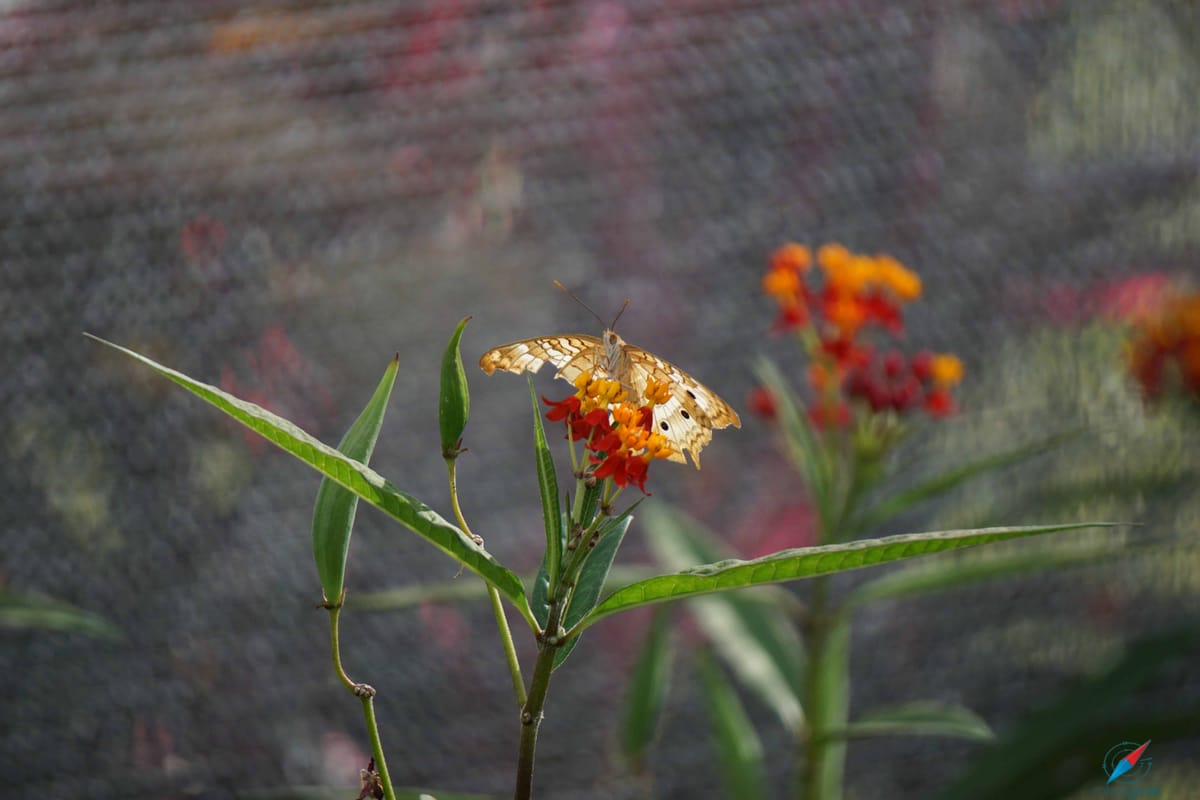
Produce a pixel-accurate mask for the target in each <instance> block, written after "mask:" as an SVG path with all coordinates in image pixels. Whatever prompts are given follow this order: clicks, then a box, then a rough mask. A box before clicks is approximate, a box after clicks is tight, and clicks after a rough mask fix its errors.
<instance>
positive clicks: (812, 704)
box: [800, 577, 850, 800]
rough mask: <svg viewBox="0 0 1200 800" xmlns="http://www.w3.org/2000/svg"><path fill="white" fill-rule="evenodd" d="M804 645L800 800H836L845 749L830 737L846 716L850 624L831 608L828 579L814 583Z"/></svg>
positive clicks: (817, 579) (838, 728) (840, 787)
mask: <svg viewBox="0 0 1200 800" xmlns="http://www.w3.org/2000/svg"><path fill="white" fill-rule="evenodd" d="M813 583H814V586H813V597H812V606H811V609H810V615H809V617H808V624H807V637H806V641H805V647H806V651H807V653H808V673H807V674H806V676H805V686H804V715H805V729H804V732H803V734H802V737H801V741H800V747H801V751H802V752H801V756H802V758H803V765H804V766H803V769H802V772H801V776H800V796H801V797H802V798H803V799H804V800H840V798H841V796H842V776H843V773H844V770H845V761H846V743H845V740H844V739H839V738H837V737H831V736H830V733H831V732H832V731H839V730H844V729H845V727H846V724H847V718H848V714H849V674H848V669H849V632H850V626H849V623H848V622H847V621H846V620H845V619H844V618H843V617H842V616H841V615H839V614H837V613H836V612H834V611H833V610H832V609H831V608H830V606H829V600H828V594H829V578H828V577H819V578H815V579H813Z"/></svg>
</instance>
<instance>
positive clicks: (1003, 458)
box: [847, 431, 1078, 538]
mask: <svg viewBox="0 0 1200 800" xmlns="http://www.w3.org/2000/svg"><path fill="white" fill-rule="evenodd" d="M1076 435H1078V433H1077V432H1075V431H1072V432H1069V433H1060V434H1055V435H1053V436H1049V437H1046V438H1045V439H1041V440H1039V441H1036V442H1033V443H1031V444H1027V445H1024V446H1022V447H1018V448H1016V449H1014V450H1009V451H1007V452H1003V453H993V454H991V455H987V456H984V457H983V458H979V459H976V460H974V461H970V462H968V463H966V464H960V465H959V466H956V467H952V468H951V469H948V470H946V471H945V472H942V473H940V474H938V475H934V476H933V477H931V478H928V479H926V480H923V481H921V482H920V483H918V484H917V485H915V486H912V487H910V488H908V489H905V490H904V491H901V492H896V493H894V494H890V495H888V496H887V497H885V498H883V499H881V500H879V501H878V502H877V503H876V504H875V505H873V506H871V507H869V508H868V509H867V510H865V511H863V512H862V513H861V514H858V515H856V516H855V517H854V518H853V519H852V521H851V522H850V523H848V525H847V538H853V537H855V536H858V535H860V534H863V533H867V532H870V531H872V530H874V529H875V528H877V527H879V526H880V525H882V524H883V523H884V522H887V521H888V520H889V519H891V518H892V517H894V516H896V515H897V514H900V513H902V512H904V511H907V510H908V509H909V508H912V507H913V506H915V505H916V504H917V503H921V502H923V501H925V500H929V499H932V498H934V497H937V496H938V495H940V494H945V493H946V492H948V491H950V490H951V489H954V488H956V487H957V486H960V485H961V484H963V483H966V482H967V481H969V480H970V479H971V478H975V477H979V476H980V475H986V474H987V473H989V472H995V471H996V470H999V469H1003V468H1004V467H1009V466H1012V465H1013V464H1019V463H1021V462H1022V461H1025V460H1027V459H1030V458H1032V457H1034V456H1036V455H1040V454H1041V453H1045V452H1046V451H1048V450H1050V449H1052V448H1054V447H1057V446H1058V445H1060V444H1062V443H1063V442H1065V441H1067V440H1068V439H1071V438H1073V437H1074V436H1076Z"/></svg>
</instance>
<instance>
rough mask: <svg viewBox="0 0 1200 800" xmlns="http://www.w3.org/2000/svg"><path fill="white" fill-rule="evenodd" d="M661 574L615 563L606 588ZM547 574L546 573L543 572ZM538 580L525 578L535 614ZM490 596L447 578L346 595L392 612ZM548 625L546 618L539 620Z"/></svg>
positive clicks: (476, 584) (356, 605) (359, 606)
mask: <svg viewBox="0 0 1200 800" xmlns="http://www.w3.org/2000/svg"><path fill="white" fill-rule="evenodd" d="M656 574H658V570H652V569H649V568H647V567H623V566H619V565H615V564H614V565H613V568H612V569H611V570H609V573H608V580H607V581H605V583H604V590H605V591H609V592H613V591H616V590H617V589H620V588H621V587H623V586H628V585H629V584H631V583H633V582H634V581H640V580H644V579H646V578H649V577H651V576H652V575H656ZM543 577H544V574H543ZM536 580H537V578H536V576H531V575H527V576H525V577H524V578H522V582H523V583H525V584H527V585H531V586H533V589H532V590H531V598H530V605H531V606H533V610H534V616H535V617H536V616H537V614H538V613H539V612H538V611H537V605H538V604H537V602H536V598H537V592H538V589H537V583H536V582H535V581H536ZM486 597H487V585H486V584H484V583H483V582H482V581H463V580H446V581H438V582H437V583H425V584H418V585H415V586H402V587H399V588H396V589H383V590H381V591H378V592H355V593H354V594H351V595H349V596H348V597H347V598H346V605H347V607H349V608H352V609H354V610H355V611H362V612H389V611H407V610H408V609H411V608H415V607H416V606H419V605H421V604H422V603H457V602H467V601H474V600H482V599H484V598H486ZM542 607H543V609H545V590H544V589H543V590H542ZM540 624H541V626H542V627H543V628H544V627H545V622H544V621H543V622H540Z"/></svg>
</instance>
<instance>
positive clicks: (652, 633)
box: [621, 608, 674, 773]
mask: <svg viewBox="0 0 1200 800" xmlns="http://www.w3.org/2000/svg"><path fill="white" fill-rule="evenodd" d="M670 621H671V614H670V611H669V610H668V609H665V608H660V609H657V611H656V613H655V614H654V620H653V622H651V624H650V630H649V631H648V632H647V633H646V642H645V644H643V645H642V651H641V653H640V654H639V655H638V659H637V662H636V663H635V664H634V665H633V672H632V673H631V674H630V676H629V683H628V688H627V689H626V692H625V711H624V713H623V714H622V717H621V754H622V755H623V756H624V757H625V760H626V762H628V763H629V765H630V767H631V769H632V770H633V771H634V772H635V773H638V772H641V771H642V770H643V769H644V768H645V764H646V753H647V751H648V750H649V749H650V745H651V743H652V742H653V741H654V737H655V735H656V734H657V733H658V728H659V722H660V721H661V718H662V710H663V706H664V705H666V697H667V689H668V687H669V685H670V677H671V660H672V656H673V652H674V650H673V648H672V647H671V626H670Z"/></svg>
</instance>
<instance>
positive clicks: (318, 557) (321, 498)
mask: <svg viewBox="0 0 1200 800" xmlns="http://www.w3.org/2000/svg"><path fill="white" fill-rule="evenodd" d="M399 367H400V355H399V354H396V356H395V357H394V358H393V359H392V360H391V362H390V363H389V364H388V365H387V368H386V369H385V370H384V371H383V378H381V379H380V381H379V386H377V387H376V389H375V393H374V394H373V395H371V399H370V401H368V402H367V405H366V407H365V408H364V409H363V410H362V413H361V414H359V415H358V419H356V420H355V421H354V424H353V425H351V426H350V430H348V431H346V435H345V436H344V437H342V441H341V444H339V445H338V450H339V451H341V452H342V453H344V454H345V455H346V456H348V457H349V458H353V459H354V460H356V461H361V462H362V463H363V464H367V463H369V462H370V460H371V453H372V451H374V449H375V442H376V440H378V438H379V431H380V429H381V428H382V427H383V416H384V414H385V413H387V405H388V400H390V399H391V396H392V386H393V385H394V384H395V382H396V372H397V370H398V369H399ZM357 511H358V496H357V495H355V494H353V493H352V492H349V491H347V490H346V489H345V488H343V487H342V486H340V485H338V484H337V483H334V482H333V481H332V480H330V479H329V478H322V479H321V485H320V487H318V488H317V499H316V502H314V503H313V516H312V544H313V560H314V561H315V562H316V565H317V576H318V577H319V578H320V580H321V590H322V591H323V592H324V593H325V599H326V600H327V601H328V602H330V603H337V602H338V601H339V600H341V597H342V588H343V587H344V585H345V579H346V555H347V553H348V552H349V550H350V535H351V533H352V532H353V531H354V517H355V514H356V513H357Z"/></svg>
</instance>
